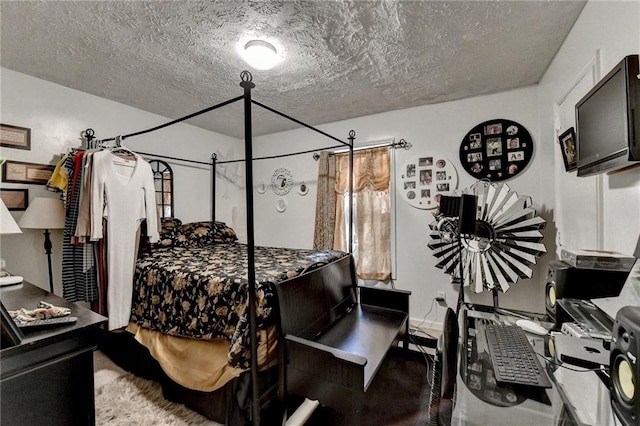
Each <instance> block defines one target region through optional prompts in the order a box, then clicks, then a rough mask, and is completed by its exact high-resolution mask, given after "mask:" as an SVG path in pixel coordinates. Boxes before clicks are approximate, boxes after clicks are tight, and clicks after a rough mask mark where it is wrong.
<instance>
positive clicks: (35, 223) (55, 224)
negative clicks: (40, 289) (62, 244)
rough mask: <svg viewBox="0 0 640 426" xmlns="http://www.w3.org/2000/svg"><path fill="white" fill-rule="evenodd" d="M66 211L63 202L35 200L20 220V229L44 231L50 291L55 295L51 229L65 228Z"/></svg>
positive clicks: (49, 199)
mask: <svg viewBox="0 0 640 426" xmlns="http://www.w3.org/2000/svg"><path fill="white" fill-rule="evenodd" d="M64 219H65V211H64V205H63V204H62V201H60V200H58V199H56V198H45V197H39V198H35V199H33V200H32V201H30V202H29V207H28V208H27V211H25V212H24V214H23V215H22V217H21V218H20V227H21V228H23V229H24V228H26V229H44V251H45V252H46V254H47V261H48V262H49V291H50V292H51V293H53V271H52V269H51V247H52V245H51V238H50V235H51V233H50V232H49V230H50V229H63V228H64Z"/></svg>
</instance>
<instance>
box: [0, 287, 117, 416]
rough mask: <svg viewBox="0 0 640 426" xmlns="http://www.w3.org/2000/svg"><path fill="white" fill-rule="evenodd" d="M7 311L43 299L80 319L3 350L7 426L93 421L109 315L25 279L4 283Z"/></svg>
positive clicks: (1, 400) (1, 388) (1, 398)
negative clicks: (103, 327) (96, 361)
mask: <svg viewBox="0 0 640 426" xmlns="http://www.w3.org/2000/svg"><path fill="white" fill-rule="evenodd" d="M0 299H1V300H2V303H3V304H4V306H5V307H6V308H7V310H16V309H19V308H23V307H24V308H27V309H33V308H35V306H36V305H37V303H38V302H39V301H41V300H43V301H46V302H49V303H52V304H54V305H56V306H64V307H68V308H70V309H71V315H72V316H75V317H77V318H78V321H77V322H75V323H73V324H70V325H65V326H60V327H56V328H49V329H45V330H39V331H34V332H28V333H25V337H24V339H22V341H21V342H20V344H18V345H16V346H12V347H3V348H2V349H1V350H0V413H1V416H0V423H1V424H2V425H18V424H23V425H36V424H43V425H47V426H52V425H65V426H66V425H93V424H95V403H94V388H93V351H94V350H95V349H96V347H97V343H98V339H99V336H100V329H99V326H100V324H102V323H103V322H104V321H106V318H105V317H103V316H101V315H98V314H96V313H95V312H92V311H91V310H89V309H85V308H83V307H81V306H78V305H77V304H75V303H70V302H67V301H66V300H64V299H62V298H60V297H58V296H56V295H54V294H51V293H49V292H47V291H44V290H42V289H40V288H39V287H36V286H34V285H33V284H30V283H27V282H23V283H22V284H19V285H14V286H9V287H4V288H2V289H1V290H0Z"/></svg>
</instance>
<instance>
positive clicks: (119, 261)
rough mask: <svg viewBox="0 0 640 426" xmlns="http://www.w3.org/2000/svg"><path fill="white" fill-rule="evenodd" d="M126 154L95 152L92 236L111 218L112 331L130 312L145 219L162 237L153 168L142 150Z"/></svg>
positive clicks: (155, 236)
mask: <svg viewBox="0 0 640 426" xmlns="http://www.w3.org/2000/svg"><path fill="white" fill-rule="evenodd" d="M133 157H134V159H131V160H128V159H123V158H120V157H118V156H117V155H115V154H114V153H112V152H111V151H101V152H96V153H95V154H93V171H92V177H91V239H92V240H93V241H96V240H98V239H100V238H102V235H103V226H102V220H103V218H104V219H106V223H107V226H106V227H107V229H106V232H107V234H106V235H107V274H108V287H107V307H108V312H109V330H114V329H117V328H121V327H125V326H126V325H127V324H128V323H129V316H130V314H131V300H132V293H133V275H134V269H135V256H136V246H137V240H136V234H137V231H138V229H139V228H140V223H141V222H142V221H143V220H145V219H146V221H147V234H148V236H149V240H150V241H151V242H155V241H157V240H158V239H159V233H158V213H157V210H156V203H155V186H154V182H153V171H152V170H151V166H150V165H149V163H147V162H146V161H144V159H143V158H142V157H141V156H139V155H138V154H133Z"/></svg>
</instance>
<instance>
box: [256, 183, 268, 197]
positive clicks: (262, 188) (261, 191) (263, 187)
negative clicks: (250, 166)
mask: <svg viewBox="0 0 640 426" xmlns="http://www.w3.org/2000/svg"><path fill="white" fill-rule="evenodd" d="M257 191H258V194H264V193H265V192H267V184H266V183H264V181H260V183H259V184H258V188H257Z"/></svg>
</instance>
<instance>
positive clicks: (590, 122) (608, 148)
mask: <svg viewBox="0 0 640 426" xmlns="http://www.w3.org/2000/svg"><path fill="white" fill-rule="evenodd" d="M638 74H640V69H639V68H638V55H630V56H627V57H625V58H624V59H623V60H622V61H620V63H618V64H617V65H616V66H615V67H614V68H613V69H612V70H611V71H610V72H609V73H608V74H607V75H606V76H605V77H604V78H603V79H602V80H601V81H600V82H598V84H596V85H595V86H594V87H593V88H592V89H591V90H590V91H589V93H587V94H586V95H585V96H584V97H583V98H582V99H580V101H579V102H578V103H577V104H576V141H577V151H578V159H577V165H578V176H590V175H595V174H599V173H604V172H610V171H613V170H617V169H620V168H623V167H629V166H632V165H634V164H640V163H638V162H640V141H639V140H638V139H640V79H639V77H638Z"/></svg>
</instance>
